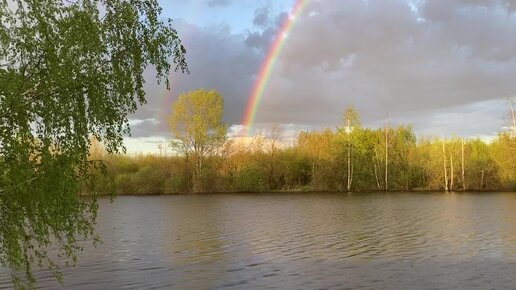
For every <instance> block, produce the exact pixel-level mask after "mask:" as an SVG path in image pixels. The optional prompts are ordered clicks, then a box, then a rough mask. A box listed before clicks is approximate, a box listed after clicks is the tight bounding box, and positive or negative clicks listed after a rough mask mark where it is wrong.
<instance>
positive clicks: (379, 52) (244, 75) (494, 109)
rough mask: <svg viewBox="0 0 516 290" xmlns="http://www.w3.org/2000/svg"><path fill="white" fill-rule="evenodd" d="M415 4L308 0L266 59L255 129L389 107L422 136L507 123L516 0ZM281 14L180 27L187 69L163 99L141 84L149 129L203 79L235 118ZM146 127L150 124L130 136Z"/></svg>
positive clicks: (324, 123) (374, 120) (515, 62)
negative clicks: (270, 64) (274, 54)
mask: <svg viewBox="0 0 516 290" xmlns="http://www.w3.org/2000/svg"><path fill="white" fill-rule="evenodd" d="M412 3H414V5H415V6H414V7H412V8H411V7H410V6H409V5H408V3H407V2H406V1H404V0H391V1H386V0H369V1H361V0H350V1H338V0H328V1H310V2H309V4H308V5H307V7H306V9H305V10H304V11H303V13H302V14H301V15H299V17H298V18H297V19H296V20H295V21H296V23H295V25H294V27H293V29H292V30H291V31H290V33H289V35H288V38H287V40H286V43H285V45H284V49H283V51H282V52H281V54H280V56H279V58H278V59H277V61H276V62H275V66H274V69H273V73H272V75H271V77H270V81H269V83H268V85H267V88H266V90H265V92H264V96H263V98H262V101H261V103H260V106H259V109H258V113H257V119H256V121H257V124H256V127H260V123H261V124H269V123H281V124H294V125H295V126H296V128H297V127H298V126H304V127H306V128H320V127H335V126H337V125H338V124H339V123H340V122H341V114H342V112H343V110H344V107H345V106H347V105H350V104H354V105H355V107H356V108H357V109H358V110H359V112H360V113H361V115H362V118H363V121H364V123H365V125H371V126H376V125H381V122H383V117H384V116H385V114H386V113H389V114H390V116H391V117H390V118H391V121H392V122H393V123H399V122H406V123H413V124H414V128H415V129H416V130H417V131H418V133H419V134H423V135H424V134H438V135H440V134H441V133H444V134H453V133H455V134H467V135H475V134H476V135H489V134H494V132H495V131H496V130H498V129H499V128H500V126H502V125H503V122H504V120H503V117H504V114H505V113H504V112H505V111H504V110H506V104H505V103H504V102H503V97H505V96H508V95H516V81H515V76H516V11H515V10H514V9H515V7H516V1H507V0H505V1H503V0H496V1H482V0H446V1H444V0H432V1H417V0H414V1H412ZM259 14H260V13H259V12H257V13H256V15H259ZM260 17H261V16H260ZM264 17H265V16H264ZM285 17H287V14H286V13H281V14H278V15H276V16H275V17H274V16H272V15H268V16H267V18H268V19H269V20H268V21H265V20H263V19H259V20H256V19H257V17H255V20H256V22H257V23H255V24H258V25H261V23H262V22H268V23H270V24H268V26H267V25H266V26H263V27H261V28H260V30H259V31H253V32H247V33H244V34H232V33H231V32H230V29H229V28H223V27H212V28H200V27H196V26H193V25H189V24H187V23H179V24H180V25H179V27H177V28H178V31H179V32H180V33H181V32H182V31H188V33H187V34H185V38H184V39H183V41H184V42H185V44H186V47H187V50H188V52H187V57H188V61H189V65H190V68H191V71H192V73H191V74H189V75H174V77H173V84H172V85H173V90H172V92H170V93H168V95H167V96H169V97H168V98H165V99H163V98H162V96H163V95H164V90H163V88H160V87H157V86H151V85H149V87H148V88H147V92H150V93H149V104H148V105H146V106H145V107H143V109H142V110H139V111H138V113H137V114H136V116H135V118H140V119H146V118H151V117H155V116H158V115H159V116H160V117H158V119H159V121H160V125H158V127H159V126H161V127H160V128H162V129H159V128H158V129H152V130H155V131H156V132H160V133H159V134H166V133H165V132H166V131H167V129H166V121H165V117H164V116H166V114H168V112H169V108H168V107H169V106H170V103H171V102H172V101H173V100H174V98H175V97H176V96H177V94H178V93H180V92H184V91H188V90H191V89H196V88H199V87H204V88H207V89H209V88H214V89H216V90H218V91H220V92H222V93H223V94H224V96H225V105H226V109H225V120H226V121H227V122H228V123H229V124H238V123H239V122H240V118H241V116H242V113H243V111H244V107H245V104H246V102H247V98H248V95H249V91H250V90H251V88H252V85H253V83H254V82H255V80H256V74H257V71H258V69H259V67H260V64H261V62H262V61H263V59H264V56H265V54H266V52H267V51H268V49H269V47H270V44H271V43H272V41H273V39H274V36H275V35H276V33H277V31H278V28H279V25H280V23H281V21H282V20H283V19H285ZM258 18H259V17H258ZM176 24H177V23H176ZM149 126H156V125H152V124H145V126H144V127H145V128H147V129H146V130H143V129H142V130H141V131H139V133H138V134H145V132H149V131H151V130H149ZM133 133H134V132H133ZM134 135H137V134H134Z"/></svg>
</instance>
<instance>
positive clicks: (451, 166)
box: [450, 154, 453, 191]
mask: <svg viewBox="0 0 516 290" xmlns="http://www.w3.org/2000/svg"><path fill="white" fill-rule="evenodd" d="M450 191H453V155H452V154H450Z"/></svg>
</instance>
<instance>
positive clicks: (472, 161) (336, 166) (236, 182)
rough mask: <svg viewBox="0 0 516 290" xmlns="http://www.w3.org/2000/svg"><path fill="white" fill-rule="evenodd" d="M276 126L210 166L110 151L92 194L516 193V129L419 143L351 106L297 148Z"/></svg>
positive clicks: (212, 157) (95, 152)
mask: <svg viewBox="0 0 516 290" xmlns="http://www.w3.org/2000/svg"><path fill="white" fill-rule="evenodd" d="M281 135H282V134H281V130H278V129H277V128H276V129H273V130H271V134H269V136H268V137H267V138H266V137H264V136H262V135H258V136H255V137H253V138H248V139H242V140H240V139H227V140H224V141H223V142H220V143H219V145H218V146H216V148H214V149H213V151H212V152H210V154H207V155H206V156H205V158H204V159H203V162H202V166H198V164H196V161H195V158H193V157H192V156H191V155H189V154H188V153H186V154H182V155H181V154H174V155H170V154H163V153H162V154H154V155H132V156H131V155H109V154H106V153H105V151H104V150H103V148H102V146H101V145H100V144H99V143H95V144H94V145H93V146H92V149H91V156H90V158H91V159H92V160H103V164H104V168H103V169H105V170H99V171H98V173H97V174H95V175H94V177H93V179H91V180H90V181H89V183H88V184H85V188H84V192H85V193H89V194H112V193H115V194H172V193H186V192H271V191H352V192H355V191H400V190H401V191H408V190H431V191H464V190H471V191H484V190H486V191H487V190H510V191H516V132H512V131H507V132H504V133H500V134H499V135H498V136H497V137H496V138H495V139H494V140H493V141H491V142H484V141H482V140H480V139H469V138H468V139H462V138H448V139H443V138H433V139H423V140H417V139H416V135H415V134H414V131H413V129H412V127H411V126H409V125H406V126H397V127H390V126H389V125H388V124H387V123H386V125H385V127H383V128H378V129H371V128H364V127H362V126H361V125H360V121H359V118H358V114H357V113H356V112H355V111H354V110H353V109H352V108H349V109H347V110H346V112H345V114H344V121H343V124H342V125H341V126H340V127H339V128H337V129H336V130H329V129H327V130H323V131H317V132H300V133H299V134H298V136H297V138H296V140H295V141H294V142H293V144H290V145H289V146H285V145H284V144H283V142H282V141H281V140H282V138H281Z"/></svg>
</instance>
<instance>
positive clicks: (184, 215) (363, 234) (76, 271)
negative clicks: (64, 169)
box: [0, 193, 516, 289]
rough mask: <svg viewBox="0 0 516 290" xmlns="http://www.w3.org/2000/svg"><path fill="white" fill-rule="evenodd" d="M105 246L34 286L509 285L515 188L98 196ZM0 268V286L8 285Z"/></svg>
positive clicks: (515, 284)
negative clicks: (60, 278) (61, 277)
mask: <svg viewBox="0 0 516 290" xmlns="http://www.w3.org/2000/svg"><path fill="white" fill-rule="evenodd" d="M99 205H100V212H99V217H98V225H97V229H98V233H99V234H100V235H101V238H102V239H103V244H100V245H99V246H97V247H96V248H93V247H92V246H86V247H85V250H84V252H83V253H82V254H81V255H80V256H79V262H78V265H77V266H76V267H70V268H64V269H63V273H64V287H61V286H60V284H58V283H57V282H56V281H55V279H54V278H53V277H52V276H50V274H49V273H48V272H47V271H37V274H36V275H37V278H38V283H37V286H38V287H39V288H41V289H59V288H62V289H267V288H269V289H510V288H512V289H515V288H516V193H478V194H473V193H464V194H462V193H448V194H446V193H387V194H385V193H360V194H358V193H357V194H347V193H334V194H330V193H309V194H307V193H299V194H198V195H177V196H119V197H117V198H115V200H114V202H113V203H111V202H110V200H109V198H100V199H99ZM11 287H12V285H11V284H10V283H9V276H8V274H7V272H6V271H5V269H4V270H3V271H1V270H0V289H10V288H11Z"/></svg>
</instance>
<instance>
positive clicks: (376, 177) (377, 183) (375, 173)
mask: <svg viewBox="0 0 516 290" xmlns="http://www.w3.org/2000/svg"><path fill="white" fill-rule="evenodd" d="M374 178H375V179H376V186H377V187H378V190H382V186H381V185H380V180H378V167H377V166H376V161H375V162H374Z"/></svg>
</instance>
